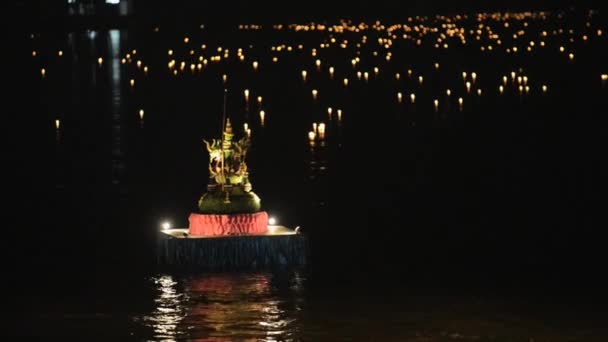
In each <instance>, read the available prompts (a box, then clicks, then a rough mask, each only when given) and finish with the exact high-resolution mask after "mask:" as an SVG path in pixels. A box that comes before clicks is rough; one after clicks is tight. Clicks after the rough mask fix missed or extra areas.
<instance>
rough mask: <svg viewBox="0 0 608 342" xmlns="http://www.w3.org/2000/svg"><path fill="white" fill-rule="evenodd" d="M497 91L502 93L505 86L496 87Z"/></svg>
mask: <svg viewBox="0 0 608 342" xmlns="http://www.w3.org/2000/svg"><path fill="white" fill-rule="evenodd" d="M498 91H499V92H500V93H501V94H502V93H503V92H504V91H505V88H504V87H503V86H502V85H501V86H499V87H498Z"/></svg>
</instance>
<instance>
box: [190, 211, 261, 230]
mask: <svg viewBox="0 0 608 342" xmlns="http://www.w3.org/2000/svg"><path fill="white" fill-rule="evenodd" d="M188 222H189V224H190V225H189V227H188V230H189V232H188V233H189V235H199V236H218V235H219V236H222V235H244V234H264V233H266V232H267V231H268V213H266V212H265V211H260V212H259V213H254V214H228V215H213V214H196V213H191V214H190V217H188Z"/></svg>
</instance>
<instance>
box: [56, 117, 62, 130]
mask: <svg viewBox="0 0 608 342" xmlns="http://www.w3.org/2000/svg"><path fill="white" fill-rule="evenodd" d="M60 124H61V123H60V122H59V119H56V120H55V129H59V125H60Z"/></svg>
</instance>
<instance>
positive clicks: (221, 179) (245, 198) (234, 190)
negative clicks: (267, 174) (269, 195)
mask: <svg viewBox="0 0 608 342" xmlns="http://www.w3.org/2000/svg"><path fill="white" fill-rule="evenodd" d="M233 138H234V133H233V131H232V124H231V122H230V119H227V120H226V126H225V128H224V132H223V133H222V139H212V140H211V141H207V140H204V139H203V142H204V143H205V146H206V147H207V152H209V183H208V184H207V192H206V193H205V194H203V196H202V197H201V199H200V200H199V209H200V210H201V212H203V213H234V212H244V213H247V212H258V211H260V199H259V197H258V196H257V195H256V194H255V193H253V191H251V190H252V186H251V183H250V182H249V169H248V168H247V163H246V162H245V158H246V157H247V151H248V150H249V146H250V143H251V141H250V140H249V137H248V135H245V137H243V138H242V139H240V140H238V141H233Z"/></svg>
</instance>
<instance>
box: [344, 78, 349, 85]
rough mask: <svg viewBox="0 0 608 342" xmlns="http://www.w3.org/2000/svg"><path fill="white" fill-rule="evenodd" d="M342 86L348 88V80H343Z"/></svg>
mask: <svg viewBox="0 0 608 342" xmlns="http://www.w3.org/2000/svg"><path fill="white" fill-rule="evenodd" d="M344 86H345V87H347V86H348V78H345V79H344Z"/></svg>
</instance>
